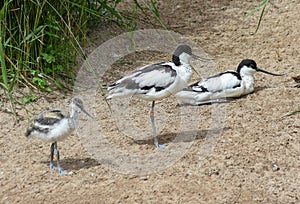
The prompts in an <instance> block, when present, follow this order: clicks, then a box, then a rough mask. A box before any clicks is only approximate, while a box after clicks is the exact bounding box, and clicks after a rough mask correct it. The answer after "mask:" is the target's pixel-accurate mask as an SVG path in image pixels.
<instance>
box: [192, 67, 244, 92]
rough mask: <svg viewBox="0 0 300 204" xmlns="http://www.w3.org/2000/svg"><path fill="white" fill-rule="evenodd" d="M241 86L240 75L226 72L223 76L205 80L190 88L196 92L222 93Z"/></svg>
mask: <svg viewBox="0 0 300 204" xmlns="http://www.w3.org/2000/svg"><path fill="white" fill-rule="evenodd" d="M239 86H241V78H240V75H239V74H238V73H237V72H235V71H226V72H223V73H221V74H218V75H215V76H212V77H209V78H206V79H203V80H202V81H199V82H196V83H194V84H192V85H190V86H189V88H188V89H190V90H193V91H195V92H211V93H216V92H222V91H226V90H227V89H234V88H236V87H239Z"/></svg>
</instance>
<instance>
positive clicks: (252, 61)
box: [237, 59, 257, 73]
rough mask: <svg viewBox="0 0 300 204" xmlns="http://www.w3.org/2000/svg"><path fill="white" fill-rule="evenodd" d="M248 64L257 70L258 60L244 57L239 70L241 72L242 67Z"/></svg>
mask: <svg viewBox="0 0 300 204" xmlns="http://www.w3.org/2000/svg"><path fill="white" fill-rule="evenodd" d="M244 66H246V67H248V68H252V69H254V70H257V65H256V62H255V61H254V60H252V59H244V60H242V61H241V63H240V64H239V66H238V69H237V72H238V73H240V72H241V69H242V68H243V67H244Z"/></svg>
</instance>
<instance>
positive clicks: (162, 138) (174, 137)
mask: <svg viewBox="0 0 300 204" xmlns="http://www.w3.org/2000/svg"><path fill="white" fill-rule="evenodd" d="M228 129H230V128H229V127H224V128H220V129H209V130H198V131H192V130H191V131H182V132H180V133H174V132H172V133H165V134H160V135H158V136H157V137H158V141H159V142H160V143H161V144H170V143H179V142H193V141H195V140H204V139H205V138H209V137H212V136H213V135H217V134H221V133H222V131H226V130H228ZM134 143H135V144H138V145H153V137H149V138H147V139H143V140H134Z"/></svg>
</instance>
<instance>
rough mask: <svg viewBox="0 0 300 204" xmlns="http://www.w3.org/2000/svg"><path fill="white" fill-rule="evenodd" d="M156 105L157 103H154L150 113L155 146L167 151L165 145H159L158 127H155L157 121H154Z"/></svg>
mask: <svg viewBox="0 0 300 204" xmlns="http://www.w3.org/2000/svg"><path fill="white" fill-rule="evenodd" d="M154 105H155V101H152V106H151V111H150V119H151V126H152V132H153V137H154V145H155V146H156V147H157V148H158V149H165V148H166V146H165V145H161V144H158V140H157V135H156V127H155V121H154Z"/></svg>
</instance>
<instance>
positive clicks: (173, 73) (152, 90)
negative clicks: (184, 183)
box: [107, 45, 207, 149]
mask: <svg viewBox="0 0 300 204" xmlns="http://www.w3.org/2000/svg"><path fill="white" fill-rule="evenodd" d="M192 57H193V58H196V59H199V60H202V61H207V60H206V59H204V58H201V57H198V56H196V55H194V54H192V49H191V48H190V46H188V45H180V46H178V47H177V49H176V50H175V52H174V53H173V57H172V62H162V63H157V64H151V65H146V66H144V67H141V68H140V69H138V70H136V71H134V72H132V73H130V74H128V75H126V76H124V77H123V78H121V79H120V80H118V81H116V82H115V83H113V84H111V85H109V87H108V96H107V99H110V98H114V97H128V96H136V97H138V98H141V99H144V100H147V101H152V106H151V110H150V119H151V126H152V131H153V137H154V144H155V146H156V147H157V148H159V149H164V148H165V146H164V145H161V144H159V143H158V140H157V135H156V128H155V123H154V105H155V101H156V100H159V99H163V98H166V97H168V96H170V95H171V94H175V93H177V92H178V91H180V90H182V89H183V88H184V87H186V86H187V85H188V83H189V81H190V79H191V76H192V68H191V66H190V59H191V58H192Z"/></svg>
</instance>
